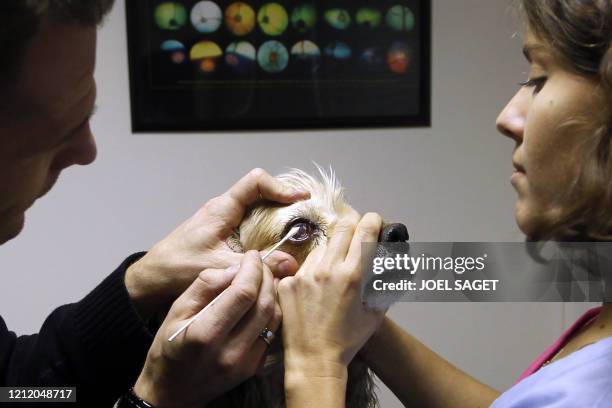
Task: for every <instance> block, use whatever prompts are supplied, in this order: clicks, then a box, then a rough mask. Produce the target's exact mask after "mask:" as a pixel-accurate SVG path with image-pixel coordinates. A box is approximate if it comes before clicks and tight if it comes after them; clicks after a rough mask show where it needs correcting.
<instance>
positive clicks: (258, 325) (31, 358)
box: [0, 0, 308, 407]
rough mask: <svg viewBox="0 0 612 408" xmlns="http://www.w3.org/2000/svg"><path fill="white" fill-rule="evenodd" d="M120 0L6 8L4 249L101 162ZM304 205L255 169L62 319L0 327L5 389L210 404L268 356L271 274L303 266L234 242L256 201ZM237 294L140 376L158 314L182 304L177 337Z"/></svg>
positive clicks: (105, 402) (103, 401)
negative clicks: (21, 328) (70, 173)
mask: <svg viewBox="0 0 612 408" xmlns="http://www.w3.org/2000/svg"><path fill="white" fill-rule="evenodd" d="M112 3H113V0H79V1H74V0H3V1H2V2H1V3H0V45H1V47H0V48H1V49H2V50H3V58H2V59H1V60H0V244H2V243H5V242H6V241H8V240H10V239H11V238H14V237H15V236H17V235H18V234H19V232H20V231H21V229H22V228H23V226H24V219H25V212H26V210H27V209H28V208H29V207H30V206H31V205H32V204H33V203H34V202H35V201H36V199H37V198H39V197H41V196H43V195H44V194H45V193H46V192H48V191H49V190H50V189H51V188H52V187H53V184H54V183H55V182H56V180H57V179H58V177H59V175H60V173H61V171H62V170H63V169H65V168H67V167H69V166H72V165H75V164H78V165H87V164H89V163H91V162H92V161H94V159H95V157H96V145H95V142H94V138H93V135H92V133H91V129H90V126H89V119H90V117H91V115H92V113H93V110H94V102H95V98H96V84H95V82H94V78H93V72H94V66H95V41H96V27H97V25H98V24H99V23H100V21H101V20H102V19H103V17H104V16H105V15H106V14H107V13H108V11H109V10H110V8H111V7H112ZM307 197H308V193H306V192H301V191H292V190H290V189H287V188H285V187H284V186H282V185H280V183H279V182H277V181H276V180H275V179H273V178H272V177H270V176H269V175H268V174H267V173H266V172H264V171H263V170H254V171H252V172H250V173H249V174H248V175H247V176H245V177H244V178H243V179H241V180H240V181H239V182H238V183H237V184H236V185H234V186H233V187H232V188H231V189H230V190H228V191H227V192H226V193H224V194H222V195H221V196H219V197H216V198H214V199H212V200H211V201H209V202H208V203H207V204H206V205H204V207H203V208H202V209H201V210H200V211H198V212H197V213H196V214H195V215H194V216H193V217H192V218H190V219H189V220H187V221H186V222H185V223H183V224H182V225H181V226H179V227H178V228H177V229H176V230H175V231H174V232H173V233H172V234H170V235H169V236H168V237H167V238H165V239H164V240H162V241H160V242H159V243H158V244H157V245H155V246H154V248H152V249H151V250H150V251H149V252H148V253H147V254H144V253H139V254H135V255H132V256H130V257H129V258H127V259H126V260H125V262H123V264H122V265H120V266H119V267H118V268H117V270H116V271H115V272H113V273H112V274H111V275H110V276H109V277H108V278H107V279H106V280H105V281H104V282H102V283H101V284H100V285H99V286H98V287H96V288H95V289H94V290H93V291H92V292H91V293H90V294H89V295H87V296H86V297H85V298H84V299H82V300H81V301H80V302H78V303H75V304H70V305H65V306H62V307H60V308H58V309H57V310H55V311H54V312H53V313H52V314H51V315H50V316H49V317H48V318H47V319H46V321H45V323H44V324H43V326H42V328H41V330H40V333H39V334H37V335H32V336H22V337H17V336H16V335H15V334H14V333H12V332H10V331H8V329H7V327H6V325H5V324H4V321H3V320H2V319H1V318H0V386H60V385H61V386H76V387H77V394H76V395H77V400H78V402H79V406H88V407H92V406H112V404H113V403H114V402H115V400H117V399H118V398H119V397H120V396H121V395H122V394H124V393H126V392H127V391H128V390H129V389H130V387H132V386H134V385H136V389H135V391H136V394H138V395H139V396H140V397H142V398H143V399H146V400H148V401H150V402H152V403H154V404H157V405H158V406H159V407H163V406H202V404H203V403H206V402H207V401H210V400H212V399H214V398H215V397H216V396H218V395H220V394H221V393H223V392H225V391H227V390H228V389H230V388H232V387H234V386H235V385H237V384H238V383H240V382H242V381H243V380H244V379H246V378H248V377H250V376H251V375H253V373H254V372H255V370H256V369H257V366H258V363H259V361H260V360H261V358H262V356H263V354H264V352H265V349H266V344H265V342H263V341H262V340H261V339H258V336H259V333H261V331H262V330H263V329H264V327H269V328H271V329H272V330H274V329H275V328H276V327H278V325H279V324H280V316H279V313H280V312H279V309H278V305H277V304H275V299H276V298H275V290H274V285H273V284H272V285H270V282H271V281H272V280H273V274H274V276H277V277H279V276H285V275H288V274H292V273H294V272H295V271H296V269H297V264H296V262H295V260H294V259H293V258H291V257H290V256H289V255H287V254H283V253H280V252H277V253H275V254H274V255H273V256H272V257H271V258H270V259H269V260H268V261H267V266H264V265H262V263H261V259H260V257H259V254H257V253H248V254H246V255H241V254H236V253H234V252H232V251H231V250H230V248H229V247H228V246H227V245H226V244H225V242H224V239H225V237H227V236H228V235H229V233H230V232H231V230H232V228H234V227H235V226H236V225H237V224H238V223H239V222H240V220H241V219H242V216H243V214H244V211H245V208H246V207H247V206H248V205H250V204H252V203H253V202H255V201H256V200H257V199H260V198H265V199H270V200H275V201H279V202H281V203H290V202H293V201H296V200H299V199H304V198H307ZM238 265H240V266H238ZM205 269H208V270H207V271H205V272H202V271H203V270H205ZM0 279H1V277H0ZM228 286H229V289H228V291H227V293H226V294H225V295H224V296H223V298H222V299H221V300H220V301H219V303H218V304H216V305H215V307H214V308H213V309H212V310H211V311H210V313H208V314H206V315H204V316H202V318H201V319H198V320H197V321H196V322H195V323H194V325H193V327H190V329H189V330H187V331H185V332H184V333H183V334H182V335H181V336H179V337H178V338H177V339H176V340H175V341H174V342H172V343H169V342H163V341H162V340H163V339H161V340H159V339H158V341H157V342H156V344H162V345H163V346H159V347H154V348H153V349H152V350H151V352H150V353H149V355H148V358H147V364H146V368H145V370H144V371H142V373H141V370H142V367H143V363H144V361H145V356H146V355H147V350H148V349H149V346H150V345H151V342H152V340H153V335H154V333H153V332H154V331H155V330H156V328H155V327H152V326H153V325H152V324H151V323H150V322H151V321H152V319H151V318H152V317H154V316H156V315H159V314H161V313H165V311H166V310H167V308H168V306H169V305H170V304H171V303H172V302H173V301H174V305H173V307H172V309H171V310H170V313H169V314H168V317H167V318H166V320H165V322H164V327H165V328H167V329H168V330H170V329H174V328H178V327H179V326H180V325H181V324H182V323H183V322H184V321H185V320H187V319H188V318H189V317H191V316H193V315H194V314H195V313H196V312H197V310H198V309H201V308H202V307H204V306H205V305H206V304H208V303H209V302H210V301H211V300H212V299H213V298H214V297H215V296H216V295H217V294H219V293H220V292H221V291H222V290H223V289H225V288H226V287H228ZM186 288H188V289H187V290H186V291H185V289H186ZM183 291H185V292H184V293H183V294H182V295H181V293H182V292H183ZM179 295H181V296H180V298H178V300H176V301H175V299H176V298H177V296H179ZM164 335H165V333H164ZM139 373H140V375H139ZM132 397H133V398H136V397H135V394H132V395H131V396H128V397H127V398H132Z"/></svg>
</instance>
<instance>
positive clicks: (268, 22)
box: [257, 3, 289, 36]
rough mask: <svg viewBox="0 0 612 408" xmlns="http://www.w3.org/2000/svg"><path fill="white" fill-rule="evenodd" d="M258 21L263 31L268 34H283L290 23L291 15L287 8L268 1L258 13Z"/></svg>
mask: <svg viewBox="0 0 612 408" xmlns="http://www.w3.org/2000/svg"><path fill="white" fill-rule="evenodd" d="M257 22H258V23H259V27H261V31H263V32H264V33H266V34H268V35H272V36H277V35H281V34H282V33H284V32H285V30H286V29H287V26H288V25H289V16H288V15H287V11H285V8H284V7H283V6H281V5H280V4H278V3H267V4H264V5H263V6H261V8H260V9H259V12H258V13H257Z"/></svg>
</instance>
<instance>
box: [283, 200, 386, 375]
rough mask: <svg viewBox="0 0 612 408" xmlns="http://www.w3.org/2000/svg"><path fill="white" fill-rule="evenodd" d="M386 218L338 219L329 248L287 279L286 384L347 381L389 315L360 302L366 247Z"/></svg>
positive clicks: (349, 216) (319, 251)
mask: <svg viewBox="0 0 612 408" xmlns="http://www.w3.org/2000/svg"><path fill="white" fill-rule="evenodd" d="M381 226H382V219H381V217H380V216H379V215H378V214H373V213H369V214H366V215H365V216H364V217H363V218H362V219H361V220H359V216H358V214H357V213H356V212H354V211H353V212H351V213H349V214H347V215H346V216H344V217H343V218H341V219H340V220H338V222H337V224H336V226H335V228H334V231H333V234H332V237H331V239H330V240H329V242H328V243H327V246H326V247H325V246H320V247H318V248H316V249H315V250H314V251H313V252H311V253H310V255H309V256H308V257H307V258H306V260H305V261H304V264H303V265H302V267H301V268H300V269H299V271H298V272H297V274H296V275H295V276H292V277H286V278H284V279H282V280H281V281H280V282H279V284H278V296H279V302H280V305H281V310H282V313H283V330H282V332H283V346H284V350H285V370H286V381H287V380H288V379H290V378H291V377H292V375H293V374H296V375H297V376H299V377H303V376H309V375H311V374H312V375H313V376H317V377H321V376H326V375H330V376H343V375H345V371H346V367H347V366H348V364H349V363H350V362H351V360H352V359H353V357H354V356H355V354H356V353H357V352H358V351H359V349H360V348H361V347H362V346H363V345H364V343H365V342H366V341H367V339H368V338H369V337H370V336H371V335H372V334H373V333H374V331H375V330H376V328H377V327H378V326H379V324H380V322H381V321H382V318H383V317H384V313H381V312H376V311H370V310H367V309H366V308H365V306H364V305H363V303H362V301H361V259H362V253H361V252H362V250H361V244H362V243H363V242H377V238H378V235H379V231H380V228H381Z"/></svg>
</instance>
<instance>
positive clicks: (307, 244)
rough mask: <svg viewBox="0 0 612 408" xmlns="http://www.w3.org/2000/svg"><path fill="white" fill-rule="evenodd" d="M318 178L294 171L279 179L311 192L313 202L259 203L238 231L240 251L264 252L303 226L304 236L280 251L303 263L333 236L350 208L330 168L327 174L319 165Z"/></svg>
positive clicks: (302, 233)
mask: <svg viewBox="0 0 612 408" xmlns="http://www.w3.org/2000/svg"><path fill="white" fill-rule="evenodd" d="M317 169H318V171H319V177H318V178H315V177H313V176H311V175H310V174H308V173H306V172H304V171H302V170H299V169H291V170H290V171H289V172H288V173H285V174H281V175H279V176H277V178H278V179H279V180H280V181H282V182H283V183H284V184H286V185H287V186H290V187H293V188H296V189H301V190H306V191H309V192H310V199H308V200H304V201H299V202H297V203H294V204H291V205H286V206H283V205H278V204H273V203H270V202H264V203H258V204H257V206H255V207H253V208H252V209H251V210H250V211H249V213H248V214H247V216H246V217H245V218H244V220H243V221H242V223H241V224H240V227H239V229H238V231H237V232H238V237H235V238H236V239H237V240H238V241H239V242H240V247H241V250H252V249H254V250H258V251H263V250H266V249H268V248H270V247H272V246H273V245H274V244H276V243H277V242H279V241H280V240H281V239H282V238H283V237H284V236H285V235H286V234H287V232H289V230H290V229H291V228H292V227H294V226H296V225H301V226H302V230H301V234H299V233H298V235H297V236H296V237H294V238H292V239H290V240H288V241H287V242H286V243H285V244H284V245H283V246H281V247H280V248H279V249H280V250H282V251H284V252H287V253H289V254H291V255H293V257H294V258H295V259H296V260H297V261H298V263H299V264H301V263H302V262H303V260H304V259H305V258H306V256H307V255H308V253H309V252H310V251H311V250H312V249H314V248H315V247H316V246H317V245H320V244H322V243H325V242H326V241H327V238H328V237H329V236H331V232H332V230H333V227H334V225H335V223H336V220H337V219H338V217H339V216H341V215H342V214H343V213H344V212H345V211H347V210H348V209H350V206H349V205H348V203H347V202H346V201H345V198H344V194H343V188H342V186H341V185H340V182H339V181H338V179H337V178H336V176H335V174H334V172H333V170H332V169H331V168H330V170H329V172H326V171H325V170H323V169H322V168H321V167H319V166H317Z"/></svg>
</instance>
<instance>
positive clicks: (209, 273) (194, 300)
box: [168, 267, 238, 320]
mask: <svg viewBox="0 0 612 408" xmlns="http://www.w3.org/2000/svg"><path fill="white" fill-rule="evenodd" d="M237 271H238V268H237V267H230V268H227V269H205V270H203V271H202V272H200V273H199V274H198V276H197V278H196V279H195V280H194V281H193V283H192V284H191V285H190V286H189V287H188V288H187V289H186V290H185V292H183V294H182V295H181V296H179V297H178V298H177V299H176V300H175V301H174V304H173V305H172V308H171V309H170V311H169V313H168V315H169V316H172V318H173V319H176V320H185V319H189V318H191V317H192V316H193V315H195V314H196V313H198V312H199V311H200V310H202V309H203V308H204V307H205V306H206V305H208V304H209V303H210V302H211V301H212V300H213V299H214V298H215V297H217V296H218V295H219V294H220V293H221V292H223V290H225V289H226V288H227V287H228V286H229V285H230V283H231V282H232V280H233V279H234V277H235V276H236V273H237Z"/></svg>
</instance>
